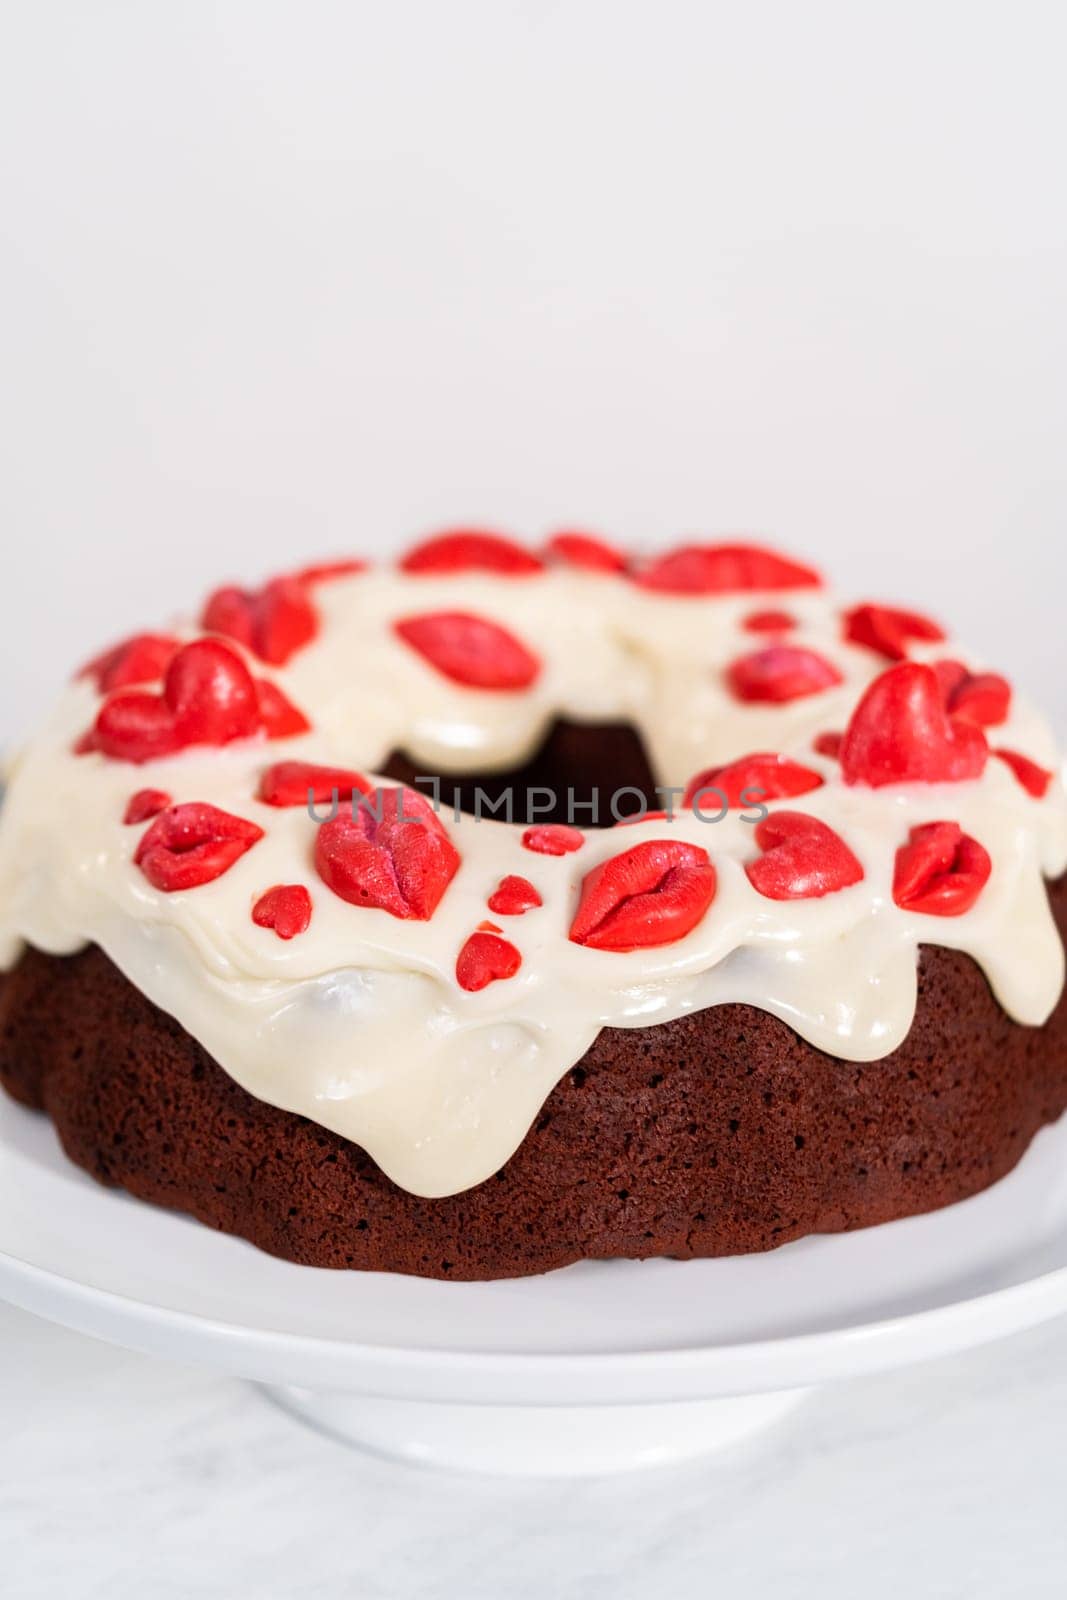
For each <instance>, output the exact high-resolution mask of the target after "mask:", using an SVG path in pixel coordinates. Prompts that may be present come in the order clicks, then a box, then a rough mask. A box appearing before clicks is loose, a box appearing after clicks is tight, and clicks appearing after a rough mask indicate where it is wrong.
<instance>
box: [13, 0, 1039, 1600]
mask: <svg viewBox="0 0 1067 1600" xmlns="http://www.w3.org/2000/svg"><path fill="white" fill-rule="evenodd" d="M1065 55H1067V9H1065V8H1064V7H1063V6H1062V5H1060V4H1058V3H1056V0H1050V3H1048V4H1039V3H1033V0H1031V3H1025V0H1024V3H1019V0H1011V3H1009V0H1003V3H997V4H988V3H986V4H978V3H969V4H962V3H961V4H950V3H944V0H942V3H930V0H925V3H923V4H907V3H901V0H898V3H896V4H882V5H878V4H871V3H866V4H863V3H855V0H849V3H840V4H831V3H825V0H805V3H803V4H799V3H795V0H794V3H781V4H771V3H759V0H753V3H751V4H748V5H743V4H738V3H737V0H728V3H709V0H703V3H693V4H682V3H673V4H672V3H659V4H657V3H654V0H647V3H645V4H643V5H638V4H633V3H624V0H613V3H603V4H583V3H581V0H573V3H570V4H566V5H563V4H551V3H542V4H533V3H526V4H518V3H515V0H511V3H508V0H494V3H491V4H489V3H486V4H472V3H469V0H445V3H435V4H431V3H429V0H426V3H423V4H396V3H384V0H375V3H373V4H367V3H359V0H348V3H337V4H328V3H324V0H288V3H286V4H280V3H277V0H254V3H253V0H247V3H243V4H242V3H236V0H231V3H223V4H217V5H211V4H206V3H204V0H187V3H182V4H174V3H171V4H164V3H161V0H155V3H146V0H140V3H135V0H128V3H125V4H117V3H108V0H92V3H89V4H81V3H76V0H70V3H68V4H64V5H59V4H56V3H55V0H32V3H29V0H23V3H21V4H18V3H15V0H8V3H7V4H6V5H5V6H4V7H3V10H2V13H0V408H2V410H0V516H2V521H0V527H2V529H3V535H2V536H3V542H4V558H5V559H4V567H3V574H4V576H3V582H2V585H0V606H2V616H0V741H4V742H6V740H7V739H8V738H9V737H13V736H16V735H18V734H21V733H22V732H24V731H25V730H26V729H27V728H28V727H29V726H30V725H31V723H32V720H33V718H34V717H35V716H36V715H37V714H38V712H39V711H40V709H41V708H43V706H44V705H45V703H46V702H47V699H48V697H49V696H50V695H51V694H52V693H53V692H54V689H55V687H56V686H57V685H58V683H59V682H60V681H61V680H62V678H63V677H64V676H65V674H66V673H67V671H68V670H69V668H70V667H71V666H72V665H73V664H75V663H76V662H78V661H79V660H80V659H81V658H82V657H83V656H84V655H86V654H87V653H89V652H90V651H91V650H92V649H93V648H94V647H95V646H97V645H98V644H100V643H102V642H107V641H108V640H109V639H110V638H111V637H113V636H115V635H118V634H122V633H124V632H126V631H129V630H130V629H131V628H132V627H138V626H146V625H151V624H153V623H157V622H162V621H164V620H166V618H167V617H168V616H169V615H170V614H171V613H172V612H174V611H175V610H181V609H186V608H189V607H191V606H193V605H194V604H195V603H196V602H197V600H198V599H199V597H200V596H201V595H202V594H203V593H204V591H205V590H206V589H207V588H208V587H209V586H211V585H212V584H213V583H214V582H215V581H216V580H219V579H222V578H224V577H230V576H232V577H237V578H242V579H248V580H253V579H257V578H259V577H261V576H265V575H268V574H269V573H270V572H271V571H272V570H277V569H279V568H285V567H287V566H292V565H293V564H294V563H295V562H296V561H298V560H299V561H303V560H308V559H312V558H316V557H318V556H320V555H326V554H329V553H332V552H335V551H345V550H360V551H372V552H383V551H386V550H388V549H391V548H396V547H397V545H398V544H399V543H400V542H401V541H403V540H404V539H406V538H409V537H412V536H413V535H416V534H419V533H421V532H424V531H426V530H427V529H430V528H432V527H433V526H434V525H436V524H439V523H441V522H444V521H455V520H460V519H482V520H486V521H488V522H490V523H494V524H497V525H501V526H503V527H505V528H512V529H514V530H516V531H517V532H519V533H520V534H524V535H528V536H539V535H540V534H541V533H542V532H544V531H545V530H547V529H548V528H550V527H551V526H553V525H558V524H559V523H560V522H564V521H566V522H579V523H587V524H589V525H591V526H594V527H598V528H602V529H603V530H605V531H606V532H608V533H610V534H612V535H614V536H617V537H620V538H622V539H624V540H632V541H641V542H649V543H652V542H662V541H664V540H667V539H672V538H676V537H678V536H680V535H683V534H695V533H700V534H713V533H720V532H724V531H735V530H752V531H757V532H760V533H763V534H765V535H769V536H772V537H773V538H774V539H776V540H777V541H778V542H780V543H781V544H783V545H785V546H787V547H791V548H793V549H795V550H796V551H797V552H798V553H800V554H802V555H806V556H812V557H814V558H816V559H817V560H819V561H820V562H822V563H823V564H824V565H826V566H827V567H828V568H829V569H830V570H831V571H832V572H833V573H834V574H835V575H837V576H838V577H839V579H840V581H841V583H842V585H843V587H844V588H845V589H847V590H848V591H850V592H853V593H856V594H860V595H865V596H870V597H872V598H874V597H877V598H882V597H884V598H887V599H902V600H909V599H910V600H914V601H918V602H920V603H923V604H925V605H926V607H927V608H928V609H930V610H931V611H933V612H934V613H935V614H944V615H945V616H946V617H947V618H948V619H949V620H951V621H953V622H955V623H957V624H958V625H959V627H960V630H961V631H962V632H963V633H964V635H965V636H966V637H968V638H969V639H970V640H971V641H972V642H973V643H974V644H975V646H976V648H978V649H979V650H981V651H982V652H983V653H984V654H985V656H986V657H987V659H988V660H989V661H990V663H991V664H993V665H995V666H1004V667H1006V668H1007V669H1008V670H1009V672H1010V673H1011V675H1012V676H1014V677H1015V679H1016V680H1017V681H1019V682H1022V683H1024V684H1025V685H1026V686H1027V687H1028V688H1029V689H1030V690H1031V691H1033V692H1034V693H1035V694H1037V695H1038V696H1039V697H1041V698H1042V699H1043V700H1044V701H1045V702H1046V703H1047V704H1049V705H1050V707H1051V708H1052V709H1053V710H1054V712H1055V713H1056V715H1057V716H1058V718H1059V721H1060V724H1061V728H1062V727H1064V726H1065V725H1067V686H1065V685H1064V684H1063V682H1062V681H1061V677H1062V672H1063V666H1064V650H1063V644H1062V639H1063V625H1062V620H1061V619H1062V615H1063V608H1064V603H1065V597H1064V578H1065V576H1067V561H1065V554H1064V549H1065V545H1064V530H1065V526H1067V450H1065V440H1067V298H1065V292H1064V286H1065V284H1067V220H1065V207H1064V201H1063V192H1064V151H1065V149H1067V95H1065V94H1064V87H1063V84H1064V60H1065ZM0 1337H2V1348H3V1352H4V1359H3V1361H2V1362H0V1373H2V1375H3V1379H4V1383H3V1386H2V1389H0V1401H2V1406H0V1425H2V1426H3V1429H4V1433H5V1437H6V1440H7V1450H8V1453H9V1455H10V1457H11V1463H12V1465H17V1470H15V1471H13V1472H12V1473H10V1474H9V1475H8V1478H7V1485H6V1490H5V1493H4V1498H3V1502H2V1504H0V1519H2V1526H3V1529H4V1547H5V1550H6V1551H7V1552H8V1554H7V1555H6V1556H5V1566H6V1569H7V1573H8V1577H9V1579H12V1578H13V1580H14V1588H15V1591H17V1593H18V1596H19V1600H32V1597H34V1596H37V1595H41V1596H47V1597H49V1600H51V1597H52V1596H56V1597H59V1596H62V1597H63V1600H70V1597H73V1596H77V1597H78V1600H81V1597H82V1596H92V1597H94V1600H95V1597H97V1596H99V1597H101V1600H125V1597H126V1596H130V1597H132V1596H134V1595H140V1594H142V1593H144V1592H145V1585H146V1583H147V1584H148V1587H149V1588H150V1589H151V1592H153V1593H154V1594H156V1595H159V1596H161V1597H164V1600H166V1597H170V1596H178V1597H184V1596H186V1595H188V1594H197V1595H200V1594H205V1595H216V1594H217V1595H219V1596H220V1597H221V1596H226V1597H227V1600H229V1597H230V1596H232V1595H234V1594H237V1593H240V1592H242V1589H243V1588H246V1589H248V1591H249V1592H251V1591H252V1590H254V1591H255V1592H256V1593H257V1594H258V1595H260V1596H262V1597H264V1600H266V1597H268V1596H273V1595H274V1594H278V1595H284V1596H285V1597H286V1600H289V1597H290V1596H293V1595H302V1594H308V1595H319V1594H322V1595H327V1594H329V1595H330V1596H331V1597H332V1596H336V1595H338V1594H341V1593H348V1592H354V1593H355V1592H358V1593H359V1594H361V1595H364V1596H367V1597H369V1600H378V1597H379V1596H382V1597H389V1600H393V1597H394V1596H403V1597H405V1600H406V1597H408V1596H409V1595H410V1596H411V1597H412V1600H414V1597H416V1596H417V1597H418V1600H435V1597H437V1596H440V1597H442V1600H452V1597H453V1596H454V1595H461V1594H462V1595H464V1596H471V1597H474V1596H481V1595H483V1594H484V1595H486V1596H491V1597H492V1600H498V1597H501V1596H504V1595H510V1594H515V1595H519V1594H520V1593H521V1594H522V1595H526V1594H527V1593H529V1594H531V1595H533V1594H536V1595H539V1596H540V1595H545V1594H549V1593H556V1594H559V1595H563V1596H571V1595H574V1596H580V1597H581V1600H586V1597H587V1596H592V1597H596V1596H599V1595H601V1594H604V1595H608V1594H610V1595H616V1596H627V1595H630V1594H634V1595H638V1594H648V1593H654V1592H656V1591H657V1590H659V1592H663V1593H676V1594H685V1595H687V1596H688V1595H689V1594H693V1595H697V1594H700V1595H703V1594H706V1593H708V1592H715V1591H721V1592H723V1593H726V1592H731V1593H733V1592H738V1593H742V1592H743V1593H745V1594H750V1595H754V1596H755V1595H758V1596H760V1597H762V1596H764V1595H766V1596H771V1595H773V1596H775V1597H778V1596H782V1595H788V1596H790V1597H791V1600H792V1597H793V1596H800V1595H807V1594H808V1593H811V1594H813V1595H814V1594H818V1595H820V1596H823V1595H830V1594H832V1593H836V1592H838V1591H837V1590H835V1589H834V1588H833V1587H832V1585H833V1582H834V1581H835V1578H836V1581H837V1583H838V1584H839V1585H840V1593H841V1594H842V1595H846V1594H847V1595H848V1596H849V1597H850V1600H851V1597H852V1596H856V1595H864V1596H881V1595H883V1594H884V1595H887V1596H888V1595H899V1594H900V1593H902V1592H905V1591H906V1592H908V1593H914V1594H917V1595H921V1596H923V1597H926V1596H942V1595H943V1596H957V1595H959V1596H963V1595H967V1596H968V1597H969V1600H975V1597H978V1596H981V1597H985V1596H987V1595H988V1596H990V1597H992V1596H997V1597H999V1596H1002V1595H1004V1594H1007V1593H1011V1594H1012V1595H1020V1596H1030V1595H1039V1594H1040V1595H1044V1594H1049V1595H1052V1594H1061V1593H1062V1571H1063V1563H1064V1558H1065V1555H1067V1550H1065V1547H1064V1537H1063V1534H1062V1527H1063V1521H1062V1504H1061V1502H1062V1488H1061V1484H1062V1472H1061V1471H1060V1461H1061V1455H1062V1417H1063V1408H1064V1405H1065V1404H1067V1384H1065V1380H1064V1376H1063V1374H1064V1370H1065V1369H1064V1364H1063V1349H1064V1344H1063V1338H1064V1335H1063V1332H1062V1330H1060V1332H1059V1334H1057V1333H1056V1332H1055V1331H1053V1330H1049V1331H1048V1332H1046V1333H1043V1334H1040V1335H1033V1336H1030V1338H1029V1342H1027V1341H1018V1342H1016V1343H1015V1344H1013V1345H1011V1346H1006V1347H1004V1350H1003V1352H1002V1353H997V1352H987V1353H985V1354H980V1355H975V1356H973V1357H968V1358H967V1359H966V1360H965V1361H962V1362H957V1363H941V1364H940V1365H939V1366H937V1367H933V1368H930V1369H929V1370H928V1371H926V1372H925V1373H923V1372H918V1373H914V1374H902V1375H899V1376H898V1377H896V1378H886V1379H882V1380H876V1381H872V1382H871V1383H868V1384H865V1385H856V1386H852V1388H850V1389H849V1390H842V1391H840V1393H839V1394H838V1395H836V1396H829V1397H826V1398H823V1399H820V1400H817V1401H815V1402H814V1403H813V1405H812V1406H811V1407H809V1408H808V1409H806V1410H805V1411H804V1412H801V1413H798V1414H797V1417H796V1419H795V1421H794V1422H792V1423H791V1424H790V1425H789V1427H788V1429H786V1430H784V1431H783V1432H782V1433H781V1434H780V1435H778V1436H777V1437H776V1438H772V1437H771V1436H768V1437H767V1440H766V1441H765V1442H763V1443H761V1444H760V1446H759V1447H758V1450H757V1453H756V1454H754V1455H753V1456H752V1457H751V1458H746V1459H745V1461H744V1462H742V1463H740V1464H739V1465H736V1466H731V1468H730V1469H729V1470H725V1469H722V1468H717V1467H706V1468H699V1469H692V1470H691V1471H690V1472H689V1473H688V1474H683V1475H672V1476H671V1477H670V1479H669V1480H661V1481H660V1482H659V1483H658V1484H657V1483H654V1482H653V1481H652V1480H644V1481H643V1482H636V1481H635V1482H631V1483H629V1484H626V1485H623V1484H616V1485H600V1486H585V1487H583V1488H581V1489H579V1490H577V1491H575V1490H571V1489H567V1490H560V1491H556V1490H544V1489H533V1488H529V1489H521V1488H514V1489H512V1488H504V1487H503V1486H496V1485H481V1486H471V1485H463V1484H458V1483H454V1482H453V1483H447V1482H438V1481H436V1480H427V1479H423V1478H418V1477H417V1476H416V1475H412V1474H405V1473H403V1472H402V1471H401V1469H397V1468H391V1467H390V1468H385V1467H371V1466H368V1465H367V1464H366V1463H362V1462H360V1461H359V1458H357V1457H354V1456H346V1455H344V1454H343V1453H342V1452H341V1451H340V1450H339V1449H338V1448H337V1447H336V1446H333V1445H330V1444H329V1443H328V1442H326V1441H322V1440H318V1439H315V1438H313V1436H311V1435H310V1434H304V1433H300V1432H299V1431H297V1430H295V1427H294V1425H293V1424H290V1423H288V1422H286V1421H285V1420H284V1419H282V1418H280V1417H277V1416H275V1415H274V1414H273V1413H271V1412H269V1411H267V1410H266V1409H264V1408H261V1406H260V1403H259V1402H258V1401H256V1400H255V1398H254V1397H252V1396H251V1395H250V1394H249V1393H248V1392H247V1391H244V1390H242V1389H241V1388H240V1387H239V1386H236V1385H227V1384H226V1383H224V1382H223V1381H222V1380H219V1379H214V1378H207V1377H203V1376H197V1375H188V1374H184V1373H182V1372H181V1371H180V1370H179V1369H170V1368H168V1367H166V1366H165V1365H163V1364H157V1363H149V1362H147V1361H145V1360H144V1359H143V1358H134V1357H126V1356H123V1355H120V1354H117V1353H108V1352H105V1351H104V1350H103V1348H102V1347H97V1346H93V1345H91V1344H90V1343H88V1342H87V1341H84V1340H80V1339H77V1338H75V1337H74V1336H67V1335H61V1334H58V1333H56V1332H54V1331H46V1330H44V1329H43V1327H38V1325H36V1324H33V1323H32V1322H31V1321H30V1320H29V1319H26V1318H24V1317H16V1316H14V1315H13V1314H12V1316H11V1317H10V1318H6V1319H5V1321H4V1322H3V1323H2V1324H0ZM1057 1451H1059V1452H1060V1455H1058V1454H1057ZM16 1457H17V1464H16ZM349 1585H352V1587H351V1589H350V1588H349Z"/></svg>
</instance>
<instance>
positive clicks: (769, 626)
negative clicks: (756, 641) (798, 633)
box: [741, 611, 797, 633]
mask: <svg viewBox="0 0 1067 1600" xmlns="http://www.w3.org/2000/svg"><path fill="white" fill-rule="evenodd" d="M796 625H797V619H796V617H794V616H793V614H792V613H791V612H789V611H750V612H749V614H748V616H747V617H745V618H744V620H743V621H742V623H741V626H742V628H744V629H745V631H746V633H788V632H789V630H790V628H795V627H796Z"/></svg>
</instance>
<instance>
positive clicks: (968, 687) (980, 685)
mask: <svg viewBox="0 0 1067 1600" xmlns="http://www.w3.org/2000/svg"><path fill="white" fill-rule="evenodd" d="M933 668H934V671H935V672H936V673H937V681H938V683H939V684H940V685H941V693H942V696H943V697H944V701H945V709H946V710H947V711H948V712H949V713H950V715H952V716H954V717H965V718H966V719H967V720H968V721H969V722H976V723H977V724H978V726H979V727H980V728H995V727H997V726H998V725H999V724H1000V723H1001V722H1007V720H1008V713H1009V711H1010V710H1011V684H1010V683H1009V682H1008V680H1007V678H1002V677H1001V675H1000V673H999V672H971V671H969V670H968V668H967V667H965V666H964V665H963V662H962V661H935V662H934V663H933Z"/></svg>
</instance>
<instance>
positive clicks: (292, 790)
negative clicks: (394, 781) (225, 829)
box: [256, 761, 371, 806]
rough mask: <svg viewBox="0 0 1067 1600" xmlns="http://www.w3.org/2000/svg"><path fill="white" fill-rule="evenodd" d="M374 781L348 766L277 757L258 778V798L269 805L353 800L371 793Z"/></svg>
mask: <svg viewBox="0 0 1067 1600" xmlns="http://www.w3.org/2000/svg"><path fill="white" fill-rule="evenodd" d="M370 792H371V783H370V780H369V779H367V778H365V777H364V776H363V774H362V772H353V771H352V770H351V768H349V767H321V766H316V765H315V764H314V763H313V762H311V761H276V762H275V763H274V765H273V766H272V767H268V768H267V770H266V772H264V774H263V776H262V777H261V778H260V780H259V788H258V789H257V790H256V799H257V800H262V801H263V803H264V805H268V806H306V805H307V804H308V801H309V798H310V800H311V801H313V802H316V803H317V802H320V801H323V800H332V798H333V796H334V794H335V793H336V795H337V799H338V801H339V802H340V801H341V800H351V798H352V795H353V793H355V794H370Z"/></svg>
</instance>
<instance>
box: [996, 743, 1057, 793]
mask: <svg viewBox="0 0 1067 1600" xmlns="http://www.w3.org/2000/svg"><path fill="white" fill-rule="evenodd" d="M992 754H993V755H995V756H996V757H997V760H998V761H1003V762H1004V763H1005V765H1006V766H1009V767H1010V768H1011V770H1012V772H1014V774H1015V776H1016V778H1018V780H1019V782H1020V783H1021V784H1022V786H1023V788H1024V789H1025V790H1026V792H1027V794H1032V795H1033V797H1034V799H1035V800H1043V799H1044V797H1045V795H1046V794H1047V793H1048V786H1049V784H1050V783H1051V782H1052V773H1051V772H1050V771H1049V770H1048V768H1047V767H1039V766H1038V764H1037V762H1036V761H1031V760H1030V757H1029V756H1024V755H1020V753H1019V751H1018V750H1005V749H1003V747H1002V748H1000V749H998V750H994V751H993V752H992Z"/></svg>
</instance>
